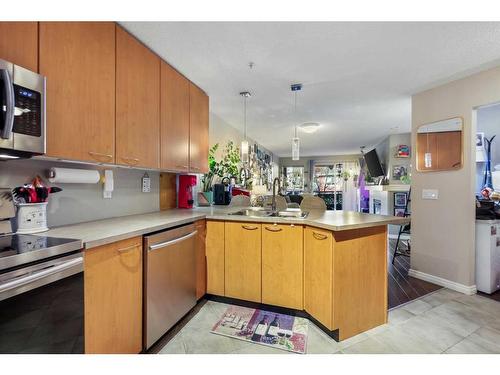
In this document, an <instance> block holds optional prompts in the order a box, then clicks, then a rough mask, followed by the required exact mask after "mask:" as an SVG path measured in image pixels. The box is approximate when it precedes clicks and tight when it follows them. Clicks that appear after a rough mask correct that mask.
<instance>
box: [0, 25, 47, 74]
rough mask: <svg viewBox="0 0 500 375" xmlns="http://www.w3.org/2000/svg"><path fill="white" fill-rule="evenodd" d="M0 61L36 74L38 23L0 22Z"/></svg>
mask: <svg viewBox="0 0 500 375" xmlns="http://www.w3.org/2000/svg"><path fill="white" fill-rule="evenodd" d="M0 59H2V60H7V61H10V62H11V63H14V64H16V65H20V66H22V67H23V68H26V69H29V70H32V71H34V72H38V22H0Z"/></svg>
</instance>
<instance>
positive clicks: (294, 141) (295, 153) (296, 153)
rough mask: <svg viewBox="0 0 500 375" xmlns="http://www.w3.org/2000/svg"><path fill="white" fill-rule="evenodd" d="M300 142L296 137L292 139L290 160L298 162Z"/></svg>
mask: <svg viewBox="0 0 500 375" xmlns="http://www.w3.org/2000/svg"><path fill="white" fill-rule="evenodd" d="M299 151H300V140H299V138H298V137H295V138H293V139H292V160H299V157H300V154H299Z"/></svg>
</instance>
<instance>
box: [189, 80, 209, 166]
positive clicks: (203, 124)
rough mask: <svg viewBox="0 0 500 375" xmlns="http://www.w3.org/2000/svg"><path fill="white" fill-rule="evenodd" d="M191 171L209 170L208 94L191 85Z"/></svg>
mask: <svg viewBox="0 0 500 375" xmlns="http://www.w3.org/2000/svg"><path fill="white" fill-rule="evenodd" d="M189 171H190V172H191V173H206V172H208V96H207V94H205V93H204V92H203V91H202V90H200V88H198V87H197V86H196V85H194V84H193V83H191V84H190V86H189Z"/></svg>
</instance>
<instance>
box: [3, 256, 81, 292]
mask: <svg viewBox="0 0 500 375" xmlns="http://www.w3.org/2000/svg"><path fill="white" fill-rule="evenodd" d="M82 264H83V257H78V258H75V259H71V260H68V261H67V262H64V263H61V264H58V265H57V266H52V267H49V268H46V269H43V270H41V271H38V272H34V273H32V274H30V275H28V276H20V277H16V278H14V279H13V280H8V281H6V282H4V283H3V284H0V293H3V292H6V291H8V290H11V289H15V288H19V287H22V286H25V285H27V284H31V283H33V282H35V281H38V280H40V279H43V278H45V277H47V276H50V275H54V274H57V273H60V272H62V271H64V270H67V269H70V268H74V267H77V266H78V267H79V268H80V269H81V268H82V267H81V265H82Z"/></svg>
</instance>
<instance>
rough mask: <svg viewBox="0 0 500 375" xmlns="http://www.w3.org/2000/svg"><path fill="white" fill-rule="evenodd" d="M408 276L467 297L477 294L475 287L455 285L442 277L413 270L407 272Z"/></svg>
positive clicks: (455, 283)
mask: <svg viewBox="0 0 500 375" xmlns="http://www.w3.org/2000/svg"><path fill="white" fill-rule="evenodd" d="M408 276H411V277H414V278H416V279H420V280H424V281H428V282H430V283H433V284H436V285H441V286H444V287H445V288H448V289H451V290H454V291H456V292H460V293H463V294H467V295H468V296H471V295H473V294H476V293H477V289H476V286H475V285H471V286H467V285H463V284H460V283H457V282H455V281H451V280H447V279H443V278H442V277H438V276H433V275H429V274H428V273H425V272H421V271H416V270H413V269H410V270H409V271H408Z"/></svg>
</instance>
